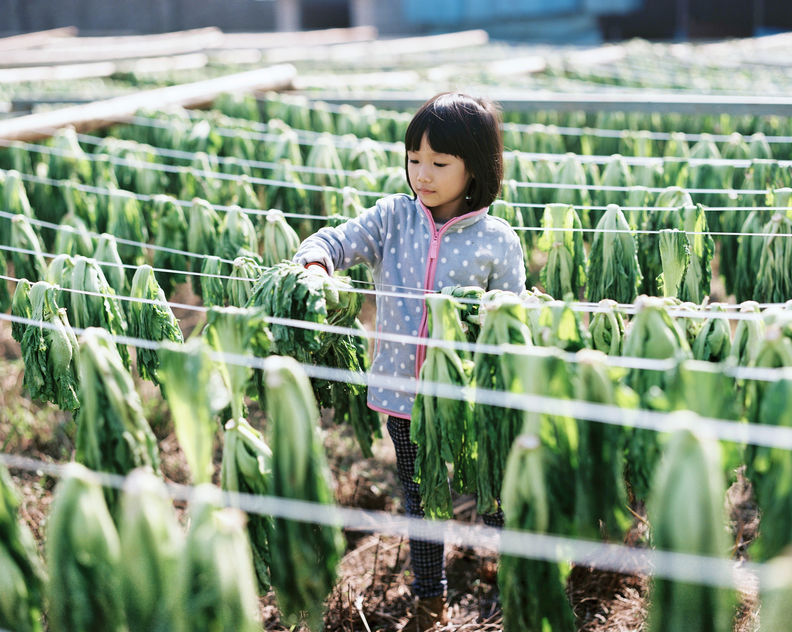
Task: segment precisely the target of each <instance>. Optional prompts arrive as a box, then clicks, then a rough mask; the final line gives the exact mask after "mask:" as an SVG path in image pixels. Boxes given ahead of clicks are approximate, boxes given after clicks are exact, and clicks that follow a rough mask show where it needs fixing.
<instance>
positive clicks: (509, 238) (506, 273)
mask: <svg viewBox="0 0 792 632" xmlns="http://www.w3.org/2000/svg"><path fill="white" fill-rule="evenodd" d="M504 241H505V242H506V248H505V252H504V256H503V258H501V259H498V263H497V264H496V265H494V266H493V269H492V275H491V276H490V279H489V287H488V288H487V289H488V290H508V291H510V292H515V293H517V294H519V293H520V292H522V291H523V290H524V289H525V280H526V279H525V259H524V257H523V249H522V244H521V243H520V238H519V237H518V236H517V233H515V232H514V230H513V229H511V228H508V229H507V232H506V234H505V235H504Z"/></svg>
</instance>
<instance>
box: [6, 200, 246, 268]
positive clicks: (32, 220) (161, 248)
mask: <svg viewBox="0 0 792 632" xmlns="http://www.w3.org/2000/svg"><path fill="white" fill-rule="evenodd" d="M18 215H19V214H18V213H9V212H8V211H0V217H5V218H7V219H13V218H14V217H17V216H18ZM24 217H26V218H27V221H28V222H29V223H30V224H32V225H34V226H41V227H43V228H49V229H51V230H56V231H66V232H69V233H75V234H80V231H78V230H77V229H76V228H74V226H69V225H67V224H53V223H52V222H47V221H44V220H41V219H36V218H35V217H33V218H31V217H27V216H26V215H25V216H24ZM85 234H86V235H88V236H89V237H93V238H95V239H101V237H102V235H101V233H97V232H95V231H91V230H87V229H86V231H85ZM114 239H115V241H116V243H118V244H123V245H124V246H138V247H141V248H148V249H149V250H158V251H160V252H167V253H170V254H176V255H182V256H185V257H194V258H198V259H207V258H209V257H211V256H212V255H205V254H199V253H196V252H190V251H189V250H179V249H177V248H168V247H167V246H158V245H157V244H148V243H146V242H143V241H135V240H133V239H125V238H123V237H115V236H114ZM7 248H10V247H5V248H4V249H7ZM29 254H35V253H29ZM38 254H42V255H43V254H44V253H38ZM47 256H52V257H55V256H57V255H54V254H51V253H47ZM220 261H222V262H223V263H230V264H233V263H234V262H233V260H231V259H220Z"/></svg>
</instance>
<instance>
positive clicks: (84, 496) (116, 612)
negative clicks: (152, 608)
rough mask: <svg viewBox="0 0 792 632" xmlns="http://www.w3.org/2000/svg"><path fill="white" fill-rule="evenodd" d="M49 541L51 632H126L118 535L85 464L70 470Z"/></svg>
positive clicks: (57, 498)
mask: <svg viewBox="0 0 792 632" xmlns="http://www.w3.org/2000/svg"><path fill="white" fill-rule="evenodd" d="M45 542H46V553H47V569H48V571H49V579H50V581H49V595H48V606H49V607H48V610H47V621H48V624H49V629H50V630H52V631H53V632H70V631H72V630H107V631H108V632H126V631H127V629H128V628H127V622H126V616H125V613H124V608H123V594H122V588H121V573H120V568H121V545H120V543H119V540H118V532H117V531H116V527H115V525H114V524H113V519H112V518H111V517H110V512H109V511H108V510H107V505H106V504H105V499H104V495H103V494H102V488H101V487H100V486H99V484H98V483H97V482H96V479H95V478H93V477H92V476H91V475H90V473H89V472H88V471H87V470H86V468H85V467H83V466H82V465H79V464H77V463H69V464H68V465H67V466H66V472H65V476H63V478H61V481H60V483H58V486H57V488H56V489H55V496H54V499H53V501H52V508H51V509H50V514H49V519H48V520H47V538H46V541H45Z"/></svg>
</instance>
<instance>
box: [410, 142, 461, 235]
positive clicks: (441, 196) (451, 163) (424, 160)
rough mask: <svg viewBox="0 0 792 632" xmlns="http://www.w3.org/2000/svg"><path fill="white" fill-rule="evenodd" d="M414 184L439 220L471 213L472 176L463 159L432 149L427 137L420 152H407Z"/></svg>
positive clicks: (419, 194) (422, 200) (423, 200)
mask: <svg viewBox="0 0 792 632" xmlns="http://www.w3.org/2000/svg"><path fill="white" fill-rule="evenodd" d="M407 175H408V177H409V179H410V185H411V186H412V188H413V191H415V194H416V195H417V196H418V199H420V200H421V202H423V204H424V206H426V207H427V208H428V209H429V210H430V211H432V216H433V217H434V218H435V219H436V220H447V219H450V218H452V217H456V216H457V215H460V214H461V213H462V212H463V211H466V210H467V207H466V206H465V193H466V192H467V190H468V185H469V184H470V179H471V176H470V174H469V173H468V171H467V169H466V168H465V162H464V161H463V160H462V159H461V158H460V157H459V156H452V155H451V154H439V153H437V152H435V151H434V150H433V149H432V148H431V147H430V146H429V140H428V138H427V135H426V134H424V135H423V138H422V139H421V146H420V147H419V148H418V150H417V151H408V152H407Z"/></svg>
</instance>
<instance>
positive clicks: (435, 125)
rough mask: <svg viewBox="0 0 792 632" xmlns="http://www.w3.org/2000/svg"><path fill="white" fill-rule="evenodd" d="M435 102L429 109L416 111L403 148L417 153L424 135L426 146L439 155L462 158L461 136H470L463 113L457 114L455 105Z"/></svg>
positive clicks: (462, 139)
mask: <svg viewBox="0 0 792 632" xmlns="http://www.w3.org/2000/svg"><path fill="white" fill-rule="evenodd" d="M443 101H444V100H443V99H438V100H437V101H435V102H434V103H432V104H431V106H430V107H427V108H424V109H423V110H421V111H419V112H418V113H417V114H416V115H415V117H414V118H413V120H412V121H411V122H410V125H409V126H408V127H407V133H406V134H405V137H404V146H405V149H406V150H407V151H418V150H419V149H420V148H421V140H422V139H423V136H424V134H426V136H427V140H428V141H429V146H430V147H431V148H432V150H433V151H435V152H437V153H439V154H450V155H452V156H457V157H459V158H463V159H464V158H465V147H466V143H465V135H466V134H470V131H471V130H470V126H469V124H467V121H466V117H467V116H468V115H467V113H465V112H460V111H459V110H460V108H459V104H458V103H454V102H453V101H451V100H447V101H446V103H443Z"/></svg>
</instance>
